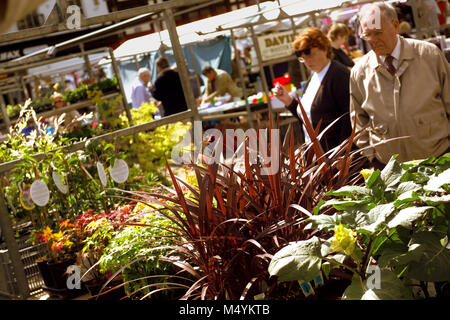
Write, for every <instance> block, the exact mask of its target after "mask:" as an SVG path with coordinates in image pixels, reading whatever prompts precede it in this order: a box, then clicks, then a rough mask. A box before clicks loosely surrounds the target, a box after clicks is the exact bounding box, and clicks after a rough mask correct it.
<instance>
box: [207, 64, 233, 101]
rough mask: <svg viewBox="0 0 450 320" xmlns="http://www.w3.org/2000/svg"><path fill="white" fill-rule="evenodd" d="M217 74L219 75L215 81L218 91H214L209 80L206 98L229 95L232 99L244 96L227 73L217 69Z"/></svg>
mask: <svg viewBox="0 0 450 320" xmlns="http://www.w3.org/2000/svg"><path fill="white" fill-rule="evenodd" d="M216 72H217V75H216V78H215V81H214V85H215V87H216V91H215V92H213V91H212V88H211V81H209V80H208V82H207V84H206V89H205V95H204V97H209V98H212V97H220V96H224V95H225V94H226V93H228V94H229V95H230V96H231V97H238V98H240V97H241V96H242V90H241V89H240V88H238V87H237V86H236V84H235V83H234V81H233V79H231V77H230V75H229V74H228V73H227V72H226V71H223V70H220V69H216ZM213 93H214V94H213Z"/></svg>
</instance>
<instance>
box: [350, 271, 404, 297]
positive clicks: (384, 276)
mask: <svg viewBox="0 0 450 320" xmlns="http://www.w3.org/2000/svg"><path fill="white" fill-rule="evenodd" d="M378 272H379V277H378V278H377V275H376V274H372V275H369V276H368V278H367V280H366V282H365V287H366V288H367V290H364V288H363V287H362V285H361V282H360V279H359V278H358V277H354V278H353V281H352V283H351V285H350V286H349V287H347V289H346V290H345V291H344V294H343V295H342V300H411V299H412V298H413V296H412V292H411V290H410V289H409V288H408V287H406V286H405V285H404V284H403V282H402V281H401V280H399V279H398V278H397V277H396V275H395V274H394V273H393V272H392V271H389V270H386V269H378ZM373 277H374V278H373ZM377 282H378V283H377Z"/></svg>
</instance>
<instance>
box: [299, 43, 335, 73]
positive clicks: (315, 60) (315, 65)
mask: <svg viewBox="0 0 450 320" xmlns="http://www.w3.org/2000/svg"><path fill="white" fill-rule="evenodd" d="M307 49H309V50H307ZM307 49H304V50H302V54H301V56H300V57H299V58H298V60H299V61H300V62H303V63H304V64H305V66H306V67H307V68H308V69H310V70H312V71H314V72H320V71H321V70H322V69H323V68H324V67H325V66H326V65H327V64H328V62H330V59H329V58H328V57H327V51H325V50H322V49H319V48H317V47H312V48H307Z"/></svg>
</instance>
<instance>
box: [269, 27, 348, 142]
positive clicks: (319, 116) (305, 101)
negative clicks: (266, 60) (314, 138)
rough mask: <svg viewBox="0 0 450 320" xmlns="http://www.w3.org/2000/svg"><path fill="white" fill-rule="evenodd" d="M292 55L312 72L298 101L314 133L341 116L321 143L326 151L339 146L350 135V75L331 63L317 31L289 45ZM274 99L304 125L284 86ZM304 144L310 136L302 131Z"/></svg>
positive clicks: (328, 49)
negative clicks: (292, 50)
mask: <svg viewBox="0 0 450 320" xmlns="http://www.w3.org/2000/svg"><path fill="white" fill-rule="evenodd" d="M292 46H293V48H294V50H295V54H296V56H297V57H298V60H299V61H300V62H301V63H304V64H305V66H306V67H307V68H308V69H309V70H311V71H312V73H311V76H310V78H309V79H308V82H307V84H306V87H305V91H304V94H303V96H302V99H301V103H302V106H303V107H304V109H305V111H306V113H307V114H308V118H309V119H310V121H311V122H312V125H313V127H314V129H315V128H316V127H317V125H318V124H319V121H320V120H322V123H321V126H320V129H319V132H321V131H323V130H324V129H325V128H326V127H327V126H328V125H329V124H330V123H332V122H333V121H335V120H336V119H338V118H339V117H341V116H342V115H345V116H343V117H342V118H341V119H340V120H339V121H338V122H337V123H335V124H334V125H333V126H332V127H331V128H330V129H328V130H327V132H326V133H325V135H324V137H323V138H322V140H321V143H322V146H323V147H324V148H325V149H326V147H328V149H331V148H334V147H336V146H338V145H339V144H340V143H341V142H342V141H344V140H345V139H346V138H348V137H349V135H350V133H351V125H350V117H349V115H348V112H349V102H350V92H349V81H350V71H349V70H348V69H347V67H345V66H344V65H342V64H341V63H339V62H337V61H334V60H332V58H333V51H332V47H331V43H330V40H329V39H328V37H327V36H326V35H325V34H324V33H323V32H322V31H320V29H318V28H306V29H305V30H303V32H302V33H301V34H300V35H299V36H297V38H296V39H295V40H294V42H293V43H292ZM273 93H274V94H275V96H276V97H277V98H278V99H279V100H280V101H282V102H283V103H284V104H285V105H286V108H287V109H289V110H290V111H291V112H292V114H293V115H294V116H295V117H296V118H297V119H298V120H299V121H300V123H301V124H303V117H302V113H301V111H300V107H299V105H298V102H297V100H296V99H293V98H292V97H291V96H290V95H289V94H288V92H287V91H286V89H285V88H284V87H283V86H280V85H277V86H276V87H275V88H274V89H273ZM304 131H305V137H306V139H305V140H306V141H309V140H310V139H309V135H308V133H307V132H306V130H305V128H304Z"/></svg>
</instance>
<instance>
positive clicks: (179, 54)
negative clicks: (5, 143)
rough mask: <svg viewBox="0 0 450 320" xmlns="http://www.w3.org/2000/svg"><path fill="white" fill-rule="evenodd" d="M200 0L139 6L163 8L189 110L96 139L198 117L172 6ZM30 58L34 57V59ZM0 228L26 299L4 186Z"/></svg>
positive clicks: (0, 166)
mask: <svg viewBox="0 0 450 320" xmlns="http://www.w3.org/2000/svg"><path fill="white" fill-rule="evenodd" d="M201 2H206V0H196V1H195V0H175V1H170V2H165V3H162V4H155V5H147V6H144V7H142V8H141V9H140V10H142V11H144V13H147V12H153V13H154V12H155V11H159V12H163V14H164V19H165V21H166V24H167V30H168V32H169V34H170V39H171V42H172V50H173V51H174V55H175V60H176V62H177V65H178V70H179V73H180V78H181V81H182V85H183V91H184V94H185V97H186V98H187V99H186V100H187V102H188V107H189V108H190V110H188V111H185V112H182V113H179V114H177V115H173V116H168V117H165V118H162V119H160V120H154V121H151V122H148V123H145V124H142V125H138V126H132V127H130V128H126V129H122V130H117V131H115V132H112V133H109V134H107V135H102V136H98V137H94V138H93V139H94V140H97V139H110V138H114V137H118V136H124V135H131V134H135V133H138V132H141V131H145V130H152V129H154V128H156V127H158V126H161V125H165V124H169V123H173V122H176V121H181V120H187V119H190V120H199V115H198V110H197V105H196V103H195V98H194V95H193V92H192V89H191V86H190V82H189V77H188V74H189V73H188V69H187V65H186V63H185V60H184V56H183V51H182V49H181V45H180V42H179V40H178V35H177V30H176V24H175V20H174V15H173V12H172V8H174V7H178V6H186V5H189V4H195V3H201ZM133 10H134V9H133ZM136 13H137V12H136ZM139 13H140V12H139ZM108 17H110V15H108ZM100 18H102V17H100ZM100 20H101V19H100ZM98 34H99V33H98V32H93V33H91V34H90V35H91V36H97V35H98ZM87 36H89V35H87ZM87 39H88V38H86V36H82V37H79V38H77V39H76V40H77V41H78V42H83V40H86V41H87ZM77 41H68V42H65V43H63V44H61V47H63V46H64V47H66V46H71V45H77ZM52 48H53V49H52ZM52 48H48V49H46V50H43V51H40V52H38V53H34V54H31V55H29V56H26V57H22V58H20V59H18V61H13V62H8V63H7V64H5V67H6V68H5V67H4V69H5V71H6V72H11V70H15V69H17V70H20V69H22V68H24V69H27V68H29V66H30V64H31V65H35V64H36V63H37V62H35V61H38V60H39V59H42V57H41V56H42V55H48V53H49V50H52V51H54V50H55V49H54V48H55V47H52ZM109 50H110V51H109V52H110V53H111V54H112V56H113V53H112V49H109ZM56 59H60V60H64V59H67V56H66V57H62V58H56ZM28 60H31V63H30V61H28ZM21 62H22V63H28V65H27V66H21V67H14V66H15V65H17V64H18V63H21ZM113 64H116V62H115V60H113ZM8 67H9V68H8ZM0 70H1V69H0ZM115 71H117V72H118V69H117V65H116V66H115ZM116 76H117V77H118V79H120V74H116ZM122 90H123V87H122ZM123 98H124V99H125V96H124V95H123ZM124 107H125V108H127V104H125V106H124ZM3 109H4V108H3ZM4 111H5V112H4V113H5V115H6V116H7V114H6V110H4ZM84 145H85V142H81V143H77V144H74V145H72V146H69V147H66V148H65V150H67V151H69V150H73V151H74V150H80V149H82V148H84ZM43 156H44V155H43V154H41V155H35V156H34V158H35V159H40V158H42V157H43ZM20 161H21V160H16V161H12V162H9V163H4V164H0V173H3V172H7V171H9V170H12V169H13V168H14V167H15V165H16V164H17V163H18V162H20ZM0 228H1V229H2V232H3V233H4V238H5V242H6V245H7V248H8V254H9V256H10V259H11V262H12V266H13V269H14V274H15V278H16V282H17V286H18V291H19V295H18V298H20V299H27V298H28V297H29V295H30V290H29V285H28V282H27V278H26V275H25V271H24V265H23V263H22V260H21V256H20V252H19V247H18V244H17V241H16V239H15V237H14V232H13V229H12V225H11V221H10V219H9V216H8V210H7V207H6V204H5V198H4V195H3V190H0Z"/></svg>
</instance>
